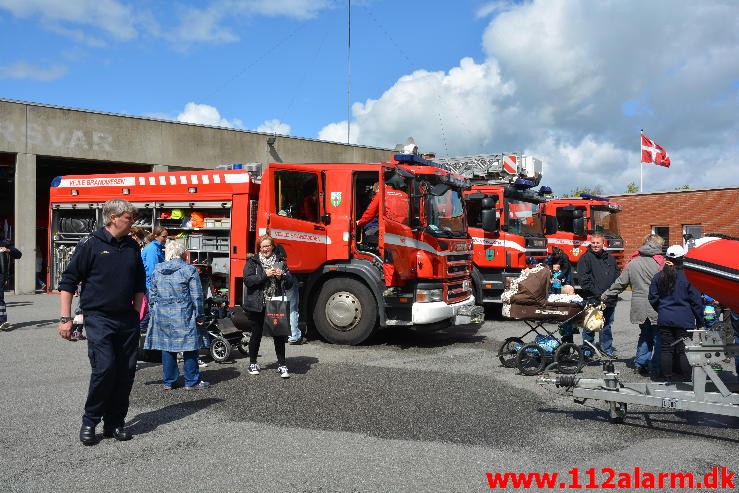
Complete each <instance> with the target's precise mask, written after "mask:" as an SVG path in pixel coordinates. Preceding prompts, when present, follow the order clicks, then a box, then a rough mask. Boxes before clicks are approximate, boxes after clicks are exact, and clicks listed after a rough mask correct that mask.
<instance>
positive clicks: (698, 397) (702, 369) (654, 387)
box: [540, 330, 739, 423]
mask: <svg viewBox="0 0 739 493" xmlns="http://www.w3.org/2000/svg"><path fill="white" fill-rule="evenodd" d="M690 332H693V338H692V340H691V341H689V342H686V346H685V353H686V355H687V357H688V362H689V363H690V365H691V367H692V382H684V383H683V382H672V383H670V382H668V383H624V382H621V380H620V379H619V377H618V375H619V374H618V372H617V371H615V369H614V365H613V362H612V361H605V362H604V363H603V374H604V375H603V378H578V377H577V376H575V375H563V376H559V377H557V378H551V377H541V378H540V382H541V383H553V384H555V385H556V386H557V387H567V388H571V389H572V394H573V396H574V398H575V402H577V403H578V404H584V403H585V401H587V400H588V399H594V400H602V401H605V402H608V403H609V407H610V409H609V411H610V421H611V423H622V422H623V419H624V416H626V412H627V405H628V404H640V405H644V406H654V407H660V408H663V409H675V410H682V411H698V412H703V413H710V414H720V415H724V416H735V417H739V383H733V384H726V383H724V382H723V381H722V380H721V377H720V376H719V375H718V374H717V373H716V371H715V370H714V369H713V368H711V366H710V361H711V358H713V357H714V356H715V357H719V356H721V354H722V353H723V354H724V355H726V356H734V355H736V354H739V344H733V343H726V342H725V341H723V339H722V338H721V334H720V332H718V331H714V330H693V331H690ZM709 380H710V382H709Z"/></svg>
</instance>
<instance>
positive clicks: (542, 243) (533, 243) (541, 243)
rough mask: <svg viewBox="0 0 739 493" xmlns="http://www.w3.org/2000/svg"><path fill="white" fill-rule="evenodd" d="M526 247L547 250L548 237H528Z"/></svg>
mask: <svg viewBox="0 0 739 493" xmlns="http://www.w3.org/2000/svg"><path fill="white" fill-rule="evenodd" d="M526 249H530V250H546V249H547V240H546V238H526Z"/></svg>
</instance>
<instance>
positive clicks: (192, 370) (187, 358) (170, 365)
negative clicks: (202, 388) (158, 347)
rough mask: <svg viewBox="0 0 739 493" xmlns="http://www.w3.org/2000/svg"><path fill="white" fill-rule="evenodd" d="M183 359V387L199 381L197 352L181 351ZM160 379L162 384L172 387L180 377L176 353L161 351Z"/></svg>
mask: <svg viewBox="0 0 739 493" xmlns="http://www.w3.org/2000/svg"><path fill="white" fill-rule="evenodd" d="M182 357H183V359H184V364H183V365H182V366H183V370H184V371H183V373H184V374H185V387H192V386H194V385H196V384H197V383H198V382H199V381H200V368H199V367H198V352H197V350H195V351H182ZM162 373H163V378H162V381H163V382H164V385H167V386H169V387H173V386H174V385H175V384H176V383H177V379H178V378H179V377H180V369H179V368H178V367H177V353H176V352H171V351H162Z"/></svg>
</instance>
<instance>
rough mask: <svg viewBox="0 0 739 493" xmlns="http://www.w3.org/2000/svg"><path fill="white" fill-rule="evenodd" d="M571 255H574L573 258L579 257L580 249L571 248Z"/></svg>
mask: <svg viewBox="0 0 739 493" xmlns="http://www.w3.org/2000/svg"><path fill="white" fill-rule="evenodd" d="M572 255H574V256H575V257H577V256H578V255H580V249H579V248H577V247H575V248H573V249H572Z"/></svg>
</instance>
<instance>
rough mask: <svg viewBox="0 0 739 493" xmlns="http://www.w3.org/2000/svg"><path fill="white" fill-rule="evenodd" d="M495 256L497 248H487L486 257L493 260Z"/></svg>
mask: <svg viewBox="0 0 739 493" xmlns="http://www.w3.org/2000/svg"><path fill="white" fill-rule="evenodd" d="M494 258H495V250H493V249H490V250H485V259H487V260H493V259H494Z"/></svg>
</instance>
